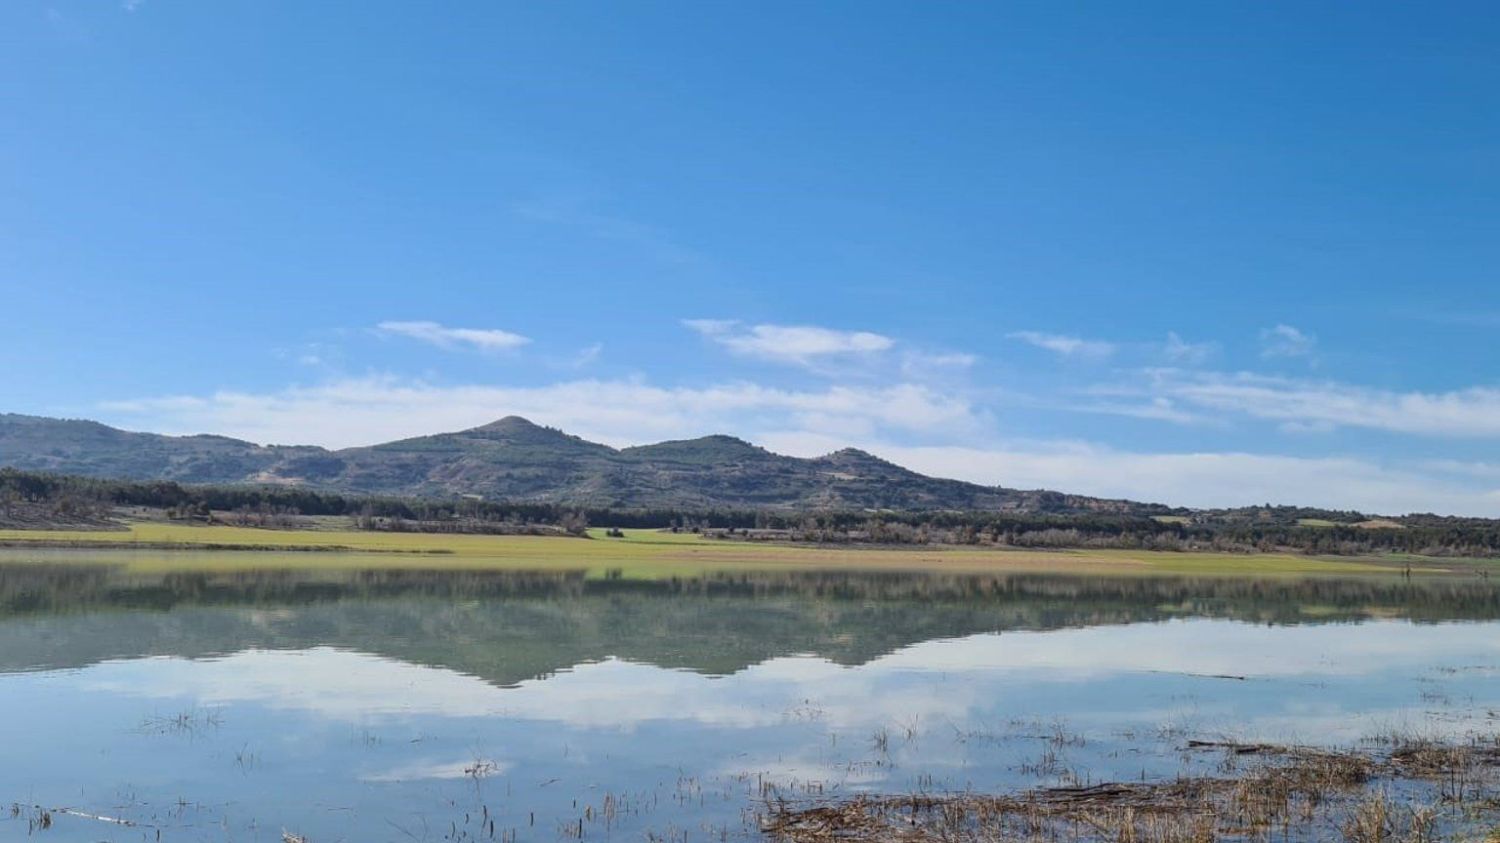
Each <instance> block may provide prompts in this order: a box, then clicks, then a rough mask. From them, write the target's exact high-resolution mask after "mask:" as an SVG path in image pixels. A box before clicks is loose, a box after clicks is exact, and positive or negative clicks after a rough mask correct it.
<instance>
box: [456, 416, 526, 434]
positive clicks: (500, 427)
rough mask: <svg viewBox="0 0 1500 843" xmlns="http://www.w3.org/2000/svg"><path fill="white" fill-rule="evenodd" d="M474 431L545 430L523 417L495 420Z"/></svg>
mask: <svg viewBox="0 0 1500 843" xmlns="http://www.w3.org/2000/svg"><path fill="white" fill-rule="evenodd" d="M472 429H473V430H488V431H493V432H514V431H523V430H526V431H530V430H541V429H543V428H542V426H541V425H539V424H537V423H536V422H534V421H532V420H531V419H528V418H524V417H522V416H505V417H503V418H498V419H495V420H494V421H492V422H490V423H489V424H482V425H480V426H478V427H476V428H472Z"/></svg>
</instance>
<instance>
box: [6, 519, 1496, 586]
mask: <svg viewBox="0 0 1500 843" xmlns="http://www.w3.org/2000/svg"><path fill="white" fill-rule="evenodd" d="M591 534H592V540H583V539H568V538H559V537H545V536H469V535H442V534H430V533H376V532H357V531H338V530H265V529H255V528H248V527H227V526H213V527H204V526H189V525H181V524H163V523H157V522H142V523H137V524H134V525H132V526H131V528H130V529H129V531H125V532H67V531H0V545H5V544H9V545H11V546H9V547H0V561H12V562H14V561H25V560H39V561H41V560H51V561H57V560H59V559H67V560H68V561H80V562H83V561H94V562H100V563H108V564H119V565H125V566H127V567H129V568H131V569H133V570H140V571H163V570H224V569H253V568H258V569H265V568H283V567H284V568H309V569H311V568H318V569H341V568H349V569H353V568H408V569H411V568H423V569H455V570H480V569H497V570H499V569H509V570H584V571H588V572H589V573H591V574H594V575H599V576H603V575H605V574H606V573H607V572H615V573H617V575H621V576H627V577H663V576H688V575H694V574H698V573H701V572H704V571H732V570H778V569H780V570H786V569H800V570H840V569H842V570H872V571H879V570H887V571H943V572H951V573H980V572H1004V571H1015V572H1045V571H1055V572H1059V573H1063V572H1067V573H1114V574H1122V573H1141V574H1179V575H1183V574H1187V575H1226V576H1245V575H1262V576H1265V575H1270V576H1299V575H1355V574H1398V573H1400V572H1401V570H1402V569H1403V568H1404V567H1405V565H1406V564H1408V562H1409V561H1411V560H1407V559H1394V558H1392V559H1351V558H1328V557H1310V556H1300V555H1291V554H1269V553H1268V554H1254V555H1246V554H1215V553H1171V552H1153V551H1129V550H1060V551H1031V550H1009V549H995V548H927V547H893V548H873V547H828V548H823V547H810V546H805V545H787V544H759V543H757V544H750V543H742V542H734V541H723V540H715V539H704V538H701V537H699V536H696V535H692V534H686V533H684V534H672V533H662V532H658V531H655V530H627V531H625V537H624V538H608V537H606V536H605V535H604V531H603V530H593V531H591ZM132 545H137V546H138V548H132V547H131V546H132ZM308 551H315V552H308ZM316 551H323V552H316ZM1417 564H1419V565H1421V566H1422V567H1423V569H1424V571H1431V572H1434V573H1441V572H1442V571H1443V570H1444V568H1445V566H1443V565H1441V564H1438V563H1434V562H1432V561H1431V560H1425V561H1421V562H1418V563H1417ZM1460 567H1462V568H1464V569H1465V570H1472V568H1473V563H1470V564H1467V565H1464V566H1460Z"/></svg>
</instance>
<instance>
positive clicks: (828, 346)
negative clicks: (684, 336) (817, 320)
mask: <svg viewBox="0 0 1500 843" xmlns="http://www.w3.org/2000/svg"><path fill="white" fill-rule="evenodd" d="M683 324H684V325H686V326H688V327H689V328H692V329H693V330H694V331H697V332H698V333H699V334H701V335H702V336H704V337H706V338H707V339H710V340H712V341H714V342H716V343H718V344H719V345H722V346H724V347H725V348H727V349H729V350H730V351H731V352H733V353H735V354H740V355H744V356H746V357H756V358H760V359H763V360H773V361H777V362H782V363H797V364H803V365H806V364H808V363H811V362H813V361H814V360H816V359H818V358H826V357H836V356H859V355H869V354H876V353H879V352H883V351H889V350H890V349H891V348H892V347H893V346H895V344H896V341H895V340H893V339H891V338H890V337H887V336H884V335H882V334H875V333H871V332H869V331H840V330H835V329H833V328H823V327H819V326H817V325H749V326H743V327H742V326H741V325H740V323H739V322H736V321H732V320H723V319H688V320H684V322H683Z"/></svg>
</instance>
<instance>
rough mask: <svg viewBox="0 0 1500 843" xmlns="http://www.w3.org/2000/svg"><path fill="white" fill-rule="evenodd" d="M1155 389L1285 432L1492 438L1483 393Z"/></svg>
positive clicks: (1252, 380) (1494, 395) (1494, 429)
mask: <svg viewBox="0 0 1500 843" xmlns="http://www.w3.org/2000/svg"><path fill="white" fill-rule="evenodd" d="M1155 389H1156V390H1157V391H1158V392H1159V393H1162V394H1165V395H1167V396H1170V397H1173V398H1176V399H1177V400H1180V401H1185V402H1188V403H1191V404H1194V405H1197V406H1199V407H1202V408H1208V409H1214V410H1221V411H1226V412H1233V413H1239V414H1243V415H1247V416H1250V417H1252V418H1258V419H1266V420H1269V421H1275V422H1280V423H1282V424H1283V425H1290V426H1291V427H1289V428H1287V429H1297V430H1303V431H1309V430H1311V431H1316V430H1320V429H1321V430H1327V429H1331V428H1333V427H1361V428H1368V429H1373V430H1383V431H1388V432H1391V433H1408V434H1417V435H1422V436H1448V437H1475V438H1492V437H1500V389H1495V388H1491V387H1471V388H1468V389H1461V390H1455V391H1450V392H1439V393H1425V392H1392V391H1388V390H1377V389H1368V388H1365V387H1359V386H1352V385H1349V384H1343V383H1336V382H1326V381H1308V380H1296V379H1288V378H1275V377H1266V376H1262V375H1252V374H1238V375H1206V376H1199V377H1188V378H1181V379H1172V378H1168V379H1164V380H1163V381H1161V382H1160V383H1158V384H1157V385H1156V387H1155Z"/></svg>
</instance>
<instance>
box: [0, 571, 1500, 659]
mask: <svg viewBox="0 0 1500 843" xmlns="http://www.w3.org/2000/svg"><path fill="white" fill-rule="evenodd" d="M1186 616H1205V617H1219V618H1230V619H1237V620H1244V621H1252V622H1264V623H1318V622H1328V621H1355V620H1361V619H1366V618H1371V617H1402V618H1411V619H1414V620H1418V621H1437V620H1479V619H1495V618H1500V589H1497V588H1495V587H1492V586H1490V585H1488V584H1487V583H1481V582H1476V581H1472V580H1465V581H1460V580H1446V579H1445V580H1431V581H1420V580H1419V581H1415V582H1404V581H1390V580H1356V581H1348V580H1346V581H1336V580H1300V581H1293V580H1285V581H1254V580H1245V579H1188V578H1148V577H1134V578H1108V579H1102V578H1079V577H1056V576H1041V575H1026V576H973V577H969V576H925V577H924V576H914V575H909V574H828V573H819V574H735V575H724V576H711V577H707V578H703V579H691V580H668V581H661V582H639V581H629V580H585V579H584V578H583V576H582V575H581V574H543V573H535V574H517V573H498V572H497V573H453V574H448V573H434V572H356V573H328V574H309V573H290V572H267V573H233V574H192V575H170V576H156V577H142V576H136V575H125V574H123V573H121V572H120V571H119V570H117V569H112V568H107V567H101V566H77V567H66V566H40V565H18V566H0V671H14V670H25V669H33V668H65V667H81V666H86V665H89V664H93V663H96V662H98V661H102V660H105V659H113V658H132V657H140V656H152V655H172V656H181V657H188V658H199V657H206V656H213V655H220V654H224V653H231V652H236V651H240V650H244V649H247V648H276V649H304V648H308V647H314V646H320V645H329V646H335V647H341V648H348V649H353V650H360V651H364V652H369V653H374V654H378V655H381V656H386V657H389V658H394V659H399V660H402V661H406V662H412V663H417V664H425V665H434V666H441V667H446V668H450V669H453V670H457V671H461V672H464V673H468V674H472V675H475V676H478V677H480V678H482V679H484V680H486V681H489V682H493V683H496V684H502V685H509V684H513V683H515V682H519V681H522V680H525V679H530V678H533V677H536V676H541V675H546V674H549V673H552V672H555V671H557V670H560V669H565V668H567V667H571V666H573V665H576V664H579V663H581V662H588V661H596V660H599V659H602V658H605V657H607V656H618V657H621V658H624V659H629V660H632V661H639V662H646V663H650V664H654V665H658V666H662V667H672V668H684V669H690V670H694V671H699V672H703V673H709V674H726V673H732V672H734V671H737V670H740V669H743V668H744V667H746V666H748V665H752V664H756V663H759V662H761V661H764V660H766V659H769V658H774V657H776V656H782V655H787V654H792V653H814V654H817V655H820V656H823V657H826V658H829V659H831V660H834V661H837V662H840V663H844V664H858V663H864V662H866V661H868V660H870V659H872V658H874V657H877V656H879V655H882V654H885V653H889V652H891V651H893V650H896V649H899V648H901V647H904V646H907V645H910V644H913V643H917V642H921V641H927V640H932V639H936V638H952V637H959V636H964V635H970V634H974V633H979V632H996V631H1004V630H1015V629H1056V628H1062V627H1075V626H1089V625H1101V624H1120V623H1130V622H1142V621H1158V620H1165V619H1169V618H1175V617H1186Z"/></svg>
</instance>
